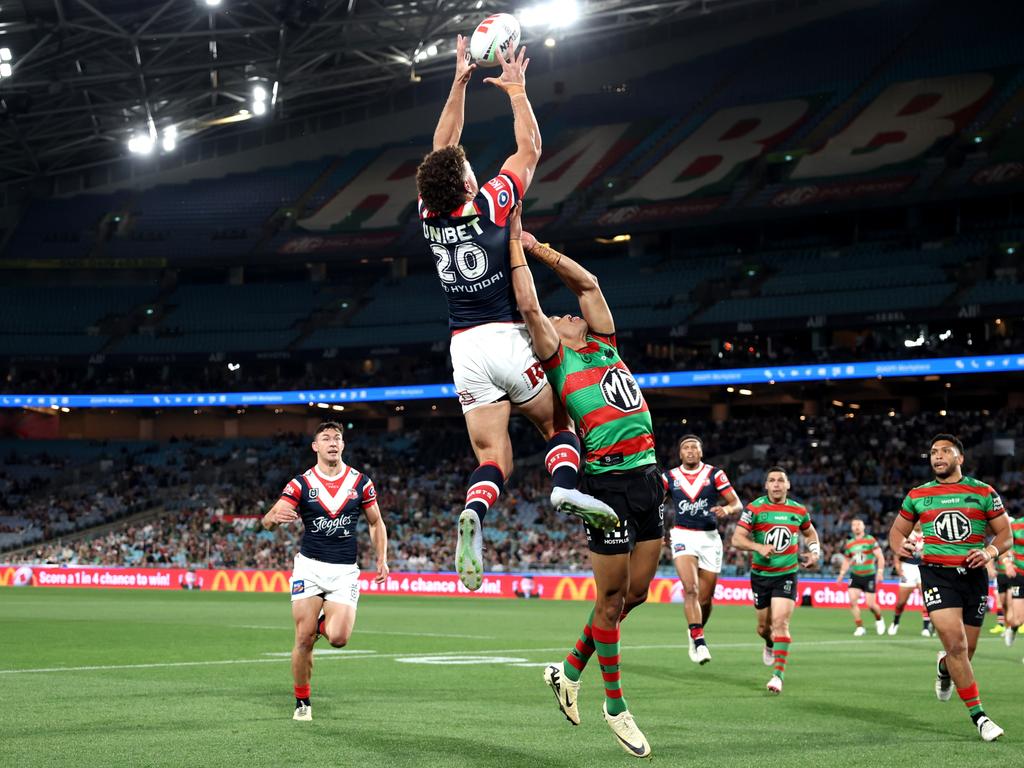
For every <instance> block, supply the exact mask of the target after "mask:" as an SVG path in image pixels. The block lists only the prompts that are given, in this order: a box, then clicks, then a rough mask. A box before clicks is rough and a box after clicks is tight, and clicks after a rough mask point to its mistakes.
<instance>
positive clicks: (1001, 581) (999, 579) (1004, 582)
mask: <svg viewBox="0 0 1024 768" xmlns="http://www.w3.org/2000/svg"><path fill="white" fill-rule="evenodd" d="M1012 581H1013V579H1011V578H1010V577H1009V576H1007V575H1006V574H1005V573H997V574H996V592H999V593H1002V592H1005V591H1006V590H1008V589H1009V588H1010V586H1011V584H1010V582H1012Z"/></svg>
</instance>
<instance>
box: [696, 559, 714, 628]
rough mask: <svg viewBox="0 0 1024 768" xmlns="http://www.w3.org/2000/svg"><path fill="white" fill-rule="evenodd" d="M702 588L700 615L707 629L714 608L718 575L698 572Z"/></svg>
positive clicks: (699, 594) (699, 596)
mask: <svg viewBox="0 0 1024 768" xmlns="http://www.w3.org/2000/svg"><path fill="white" fill-rule="evenodd" d="M698 578H699V579H700V586H699V588H698V598H699V600H700V615H701V620H702V621H703V623H704V626H705V627H707V625H708V619H709V618H711V609H712V607H714V601H715V588H716V587H717V586H718V574H717V573H715V572H714V571H704V570H701V571H698Z"/></svg>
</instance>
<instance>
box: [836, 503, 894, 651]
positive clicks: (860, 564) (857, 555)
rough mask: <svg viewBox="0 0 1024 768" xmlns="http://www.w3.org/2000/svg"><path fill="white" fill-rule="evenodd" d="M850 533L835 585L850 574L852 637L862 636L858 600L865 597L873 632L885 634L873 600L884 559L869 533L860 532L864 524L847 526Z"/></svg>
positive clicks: (863, 632)
mask: <svg viewBox="0 0 1024 768" xmlns="http://www.w3.org/2000/svg"><path fill="white" fill-rule="evenodd" d="M850 531H851V532H852V533H853V538H851V539H847V541H846V544H844V545H843V564H842V566H841V567H840V568H839V576H838V577H837V578H836V583H837V584H838V583H841V582H842V581H843V579H844V578H845V577H846V572H847V571H850V572H851V573H852V576H851V578H850V587H849V589H848V590H847V593H848V594H849V597H850V612H851V613H852V614H853V623H854V625H855V626H856V629H854V630H853V634H854V635H855V636H856V637H862V636H863V635H864V634H866V630H865V629H864V621H863V620H862V619H861V617H860V596H861V595H862V594H863V595H864V596H865V607H866V608H867V609H868V610H869V611H871V613H872V614H873V615H874V617H875V630H876V631H877V632H878V634H880V635H884V634H885V620H884V619H883V618H882V612H881V611H880V610H879V609H878V599H877V597H876V596H875V592H876V589H877V585H878V584H881V582H882V577H883V576H884V574H885V555H884V554H883V553H882V548H881V547H880V546H879V545H878V539H876V538H875V537H874V536H872V535H871V534H870V533H865V532H864V521H863V520H861V519H860V518H859V517H858V518H854V519H853V520H852V521H851V522H850Z"/></svg>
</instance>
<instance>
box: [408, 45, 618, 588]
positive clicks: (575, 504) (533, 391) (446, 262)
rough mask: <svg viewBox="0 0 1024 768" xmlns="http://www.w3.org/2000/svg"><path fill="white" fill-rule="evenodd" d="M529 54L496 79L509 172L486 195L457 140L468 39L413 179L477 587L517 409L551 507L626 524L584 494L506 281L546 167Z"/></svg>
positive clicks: (568, 438) (461, 526)
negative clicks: (443, 307) (436, 300)
mask: <svg viewBox="0 0 1024 768" xmlns="http://www.w3.org/2000/svg"><path fill="white" fill-rule="evenodd" d="M525 53H526V49H525V48H522V49H520V51H519V54H518V55H515V54H514V53H512V54H511V58H510V59H508V60H506V59H505V58H504V56H503V55H502V53H501V51H500V50H499V51H498V52H497V53H496V56H497V58H498V60H499V61H500V63H501V70H502V71H501V76H500V77H497V78H494V77H489V78H486V79H485V80H484V82H485V83H491V84H493V85H495V86H496V87H498V88H500V89H501V90H502V91H504V92H505V93H506V94H507V95H508V97H509V100H510V101H511V104H512V114H513V117H514V127H515V138H516V151H515V153H514V154H513V155H512V156H511V157H509V158H508V159H507V160H506V161H505V162H504V164H503V165H502V169H501V173H499V174H498V175H497V176H495V177H494V178H493V179H491V180H490V181H488V182H487V183H486V184H484V185H483V186H482V187H480V186H478V185H477V181H476V176H475V175H474V174H473V169H472V168H471V167H470V165H469V162H468V161H467V160H466V155H465V152H464V151H463V149H462V147H461V146H458V144H459V138H460V137H461V135H462V126H463V123H464V121H465V118H464V112H465V98H466V85H467V84H468V83H469V80H470V78H471V77H472V75H473V70H474V68H475V66H476V65H475V64H470V63H469V56H468V52H467V51H466V40H465V38H463V37H462V36H461V35H460V36H459V38H458V43H457V45H456V57H455V82H454V83H453V84H452V88H451V92H450V94H449V96H448V101H447V102H446V103H445V105H444V110H443V111H442V112H441V118H440V120H439V121H438V123H437V129H436V130H435V131H434V145H433V151H432V152H431V153H430V154H429V155H427V156H426V157H425V158H424V159H423V162H422V163H421V164H420V166H419V168H418V169H417V171H416V186H417V189H418V191H419V204H418V208H419V216H420V220H421V222H420V223H421V224H422V227H423V237H424V240H425V245H426V247H427V248H428V249H429V251H430V253H431V256H432V258H433V259H434V261H435V262H436V265H437V274H438V277H439V278H440V280H441V287H442V289H443V290H444V294H445V298H446V299H447V300H448V314H449V326H450V328H451V333H452V336H451V358H452V367H453V369H454V373H453V378H454V381H455V388H456V390H457V391H458V395H459V401H460V402H461V403H462V412H463V415H464V416H465V419H466V429H467V431H468V432H469V440H470V443H471V444H472V446H473V452H474V454H475V455H476V460H477V462H478V466H477V468H476V469H475V470H474V471H473V473H472V474H471V475H470V478H469V489H468V490H467V492H466V505H465V509H464V510H463V512H462V514H461V515H460V516H459V523H458V539H457V543H456V548H455V567H456V570H457V571H458V572H459V578H460V579H461V580H462V583H463V584H465V585H466V587H467V588H469V589H474V590H475V589H479V588H480V585H481V584H482V583H483V568H484V566H483V552H482V548H483V539H482V536H481V524H482V521H483V519H484V515H485V514H486V513H487V510H488V509H489V508H490V507H491V506H492V505H493V504H494V502H495V501H497V499H498V497H499V496H500V495H501V492H502V490H503V489H504V485H505V480H506V479H507V478H508V476H509V474H510V473H511V472H512V443H511V441H510V440H509V436H508V422H509V417H510V415H511V412H512V407H513V406H515V407H516V408H518V409H519V410H520V411H521V412H522V413H523V414H524V415H525V416H526V417H527V418H528V419H530V421H531V422H533V424H534V425H536V427H537V428H538V429H539V430H540V432H541V434H542V435H543V436H544V438H545V439H546V440H547V447H546V448H545V457H546V459H545V463H546V466H547V470H548V472H549V474H550V475H551V479H552V484H553V485H554V488H553V490H552V492H551V503H552V504H553V505H554V506H555V507H556V508H558V509H560V510H562V511H563V512H569V513H572V514H576V515H579V516H580V517H582V518H583V519H584V520H586V521H587V522H588V523H590V524H592V525H594V526H597V527H607V528H610V527H613V526H615V525H616V524H617V519H616V518H615V514H614V512H612V511H611V510H610V509H609V508H608V507H607V505H605V504H601V503H599V502H597V501H596V500H595V499H593V498H591V497H588V496H587V495H585V494H583V493H581V492H580V491H578V490H576V481H577V474H578V472H579V464H580V443H579V439H578V438H577V437H576V435H575V433H573V432H572V431H571V430H570V428H569V427H570V425H569V422H568V419H567V417H566V415H565V412H564V409H562V408H561V407H560V406H559V405H558V403H556V402H555V401H554V399H553V397H552V395H551V390H550V388H549V387H548V386H547V381H546V379H545V378H544V370H543V369H542V368H541V366H540V363H539V362H537V359H536V357H534V355H533V353H532V352H531V351H530V340H529V337H528V335H527V333H526V328H525V327H524V326H523V324H522V318H521V317H520V314H519V311H518V309H517V308H516V303H515V296H514V295H513V291H512V283H511V276H510V273H509V261H508V260H509V250H508V214H509V211H510V210H511V209H512V206H514V205H515V204H516V202H517V201H518V200H519V199H520V198H521V197H522V196H523V194H524V193H525V192H526V189H527V188H528V187H529V186H530V181H531V180H532V178H533V172H534V170H535V169H536V167H537V162H538V161H539V159H540V152H541V139H540V128H539V126H538V125H537V118H536V117H534V114H533V109H532V108H531V107H530V101H529V99H528V98H527V96H526V77H525V75H526V68H527V66H528V65H529V63H530V60H529V59H527V58H525Z"/></svg>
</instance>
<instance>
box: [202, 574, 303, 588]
mask: <svg viewBox="0 0 1024 768" xmlns="http://www.w3.org/2000/svg"><path fill="white" fill-rule="evenodd" d="M210 589H211V590H212V591H214V592H287V591H288V589H289V587H288V577H287V576H285V574H284V572H283V571H274V572H272V573H271V574H270V576H267V574H266V573H264V572H263V571H217V573H216V574H215V575H214V577H213V585H212V586H211V587H210Z"/></svg>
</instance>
